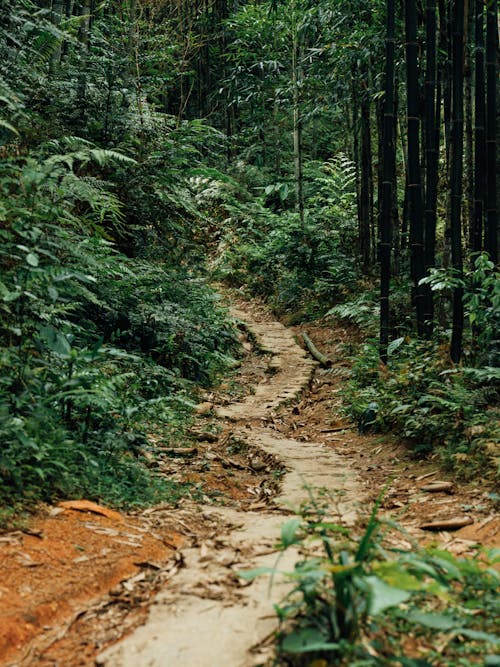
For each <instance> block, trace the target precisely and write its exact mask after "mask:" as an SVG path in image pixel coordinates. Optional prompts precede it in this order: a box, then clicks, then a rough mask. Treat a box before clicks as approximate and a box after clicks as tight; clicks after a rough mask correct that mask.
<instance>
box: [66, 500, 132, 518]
mask: <svg viewBox="0 0 500 667" xmlns="http://www.w3.org/2000/svg"><path fill="white" fill-rule="evenodd" d="M58 507H62V508H63V509H65V510H75V511H76V512H92V514H99V515H101V516H105V517H106V518H108V519H112V520H113V521H119V522H120V523H123V522H124V521H125V517H123V516H122V515H121V514H120V513H119V512H115V510H111V509H109V508H108V507H103V506H102V505H98V504H97V503H93V502H92V501H91V500H63V501H62V502H60V503H58Z"/></svg>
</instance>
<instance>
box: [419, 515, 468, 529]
mask: <svg viewBox="0 0 500 667" xmlns="http://www.w3.org/2000/svg"><path fill="white" fill-rule="evenodd" d="M471 523H474V520H473V519H472V517H470V516H459V517H454V518H452V519H443V520H441V521H431V522H429V523H422V524H421V525H420V526H419V528H420V530H458V529H459V528H463V527H464V526H469V525H470V524H471Z"/></svg>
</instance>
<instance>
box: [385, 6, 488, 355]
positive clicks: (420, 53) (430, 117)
mask: <svg viewBox="0 0 500 667" xmlns="http://www.w3.org/2000/svg"><path fill="white" fill-rule="evenodd" d="M404 5H405V15H404V35H401V36H400V38H401V39H404V41H405V44H406V94H407V108H406V119H407V122H406V127H407V130H406V132H407V134H406V136H407V169H406V173H405V178H406V191H405V203H406V202H407V208H408V213H407V216H408V226H409V245H410V254H411V278H412V283H413V286H412V298H413V302H414V307H415V313H416V323H417V329H418V333H419V334H420V335H421V336H426V335H427V336H428V335H431V334H432V329H433V322H434V304H433V294H432V291H431V290H430V288H429V286H428V285H422V282H421V281H422V279H424V278H425V277H426V275H428V272H429V270H430V269H432V268H433V267H435V266H436V231H437V222H438V215H437V201H438V200H437V193H438V185H439V184H444V185H445V186H446V187H447V188H448V195H447V200H446V203H445V207H446V215H445V219H444V226H443V228H442V233H443V234H444V239H443V252H442V260H441V261H442V262H443V263H449V264H450V265H451V267H452V268H453V270H454V272H455V276H456V277H457V279H458V283H459V282H460V278H461V277H462V273H463V261H464V258H463V255H464V247H466V248H467V249H468V253H467V257H469V256H470V253H480V252H481V251H485V252H486V253H487V254H488V256H489V258H490V260H491V262H493V264H496V262H497V260H498V210H497V204H496V202H497V183H496V179H497V165H496V162H495V159H496V158H495V138H496V136H497V131H498V130H497V99H496V98H497V94H498V93H497V88H496V82H497V69H496V62H497V57H498V22H497V5H496V3H495V2H489V3H486V4H485V3H483V2H476V3H475V4H474V6H473V7H470V6H469V5H468V4H467V3H463V2H461V1H457V2H452V3H445V2H439V3H438V5H436V3H435V2H434V1H433V0H430V1H429V2H426V3H425V8H423V7H421V8H420V12H421V13H420V25H422V24H424V28H421V29H422V30H424V29H425V38H424V39H422V42H421V43H419V41H418V30H419V15H418V8H417V3H416V2H414V1H413V0H408V1H407V2H405V3H404ZM395 11H396V7H395V4H394V3H393V2H390V1H389V2H388V3H387V25H386V65H385V67H386V69H385V90H384V92H385V98H384V110H383V116H384V124H383V132H382V141H383V146H384V152H383V161H382V164H383V166H382V179H381V181H382V189H383V190H382V191H383V196H382V199H381V206H380V238H381V302H382V306H383V307H382V316H381V335H380V340H381V357H382V359H383V360H386V359H387V355H386V349H387V343H388V331H389V311H388V305H387V300H388V292H389V289H388V284H389V274H390V270H391V263H390V250H389V247H390V239H391V238H392V237H394V230H393V228H392V222H391V220H392V218H391V211H392V209H393V207H394V205H395V188H394V179H395V169H394V162H395V160H394V153H395V145H394V144H395V139H394V137H395V133H396V118H395V114H394V90H395V86H396V85H397V84H396V82H395V76H394V40H395V22H394V13H395ZM485 24H486V50H485ZM485 53H486V56H485ZM485 64H486V66H485ZM472 79H473V84H472V83H471V80H472ZM485 81H486V86H485ZM464 97H465V105H466V106H465V107H464ZM464 114H465V120H464ZM464 134H465V135H466V136H465V141H466V145H467V151H466V153H465V159H464ZM441 145H443V150H442V153H443V159H442V160H440V146H441ZM465 162H466V164H465V169H466V178H465V179H464V163H465ZM472 202H473V204H472ZM476 256H477V255H474V254H473V255H472V258H474V257H476ZM472 261H473V259H472ZM452 299H453V310H452V312H453V315H452V337H451V344H450V354H451V357H452V359H453V361H455V362H456V363H457V362H458V361H459V360H460V358H461V354H462V333H463V326H464V322H463V319H464V318H463V303H462V300H463V290H462V287H461V286H460V284H457V286H455V287H454V289H453V296H452Z"/></svg>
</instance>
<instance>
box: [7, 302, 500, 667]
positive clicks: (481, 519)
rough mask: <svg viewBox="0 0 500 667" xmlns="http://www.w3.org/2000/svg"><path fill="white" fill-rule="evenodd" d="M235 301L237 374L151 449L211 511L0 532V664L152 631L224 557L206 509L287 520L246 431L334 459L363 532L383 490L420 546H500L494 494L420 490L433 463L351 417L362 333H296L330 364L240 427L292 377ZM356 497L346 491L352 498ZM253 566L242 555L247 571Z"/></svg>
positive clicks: (68, 666)
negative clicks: (174, 596) (255, 399)
mask: <svg viewBox="0 0 500 667" xmlns="http://www.w3.org/2000/svg"><path fill="white" fill-rule="evenodd" d="M235 302H236V303H235V306H236V307H237V309H238V313H239V314H240V316H241V319H242V320H245V321H247V322H250V325H249V329H250V330H249V331H246V329H245V327H244V326H243V324H242V327H241V331H242V333H241V339H242V343H243V346H244V348H245V349H246V356H245V358H244V360H243V362H242V364H241V366H240V367H239V368H238V369H237V370H235V372H234V374H233V375H232V376H231V377H229V378H227V379H226V380H225V381H224V382H223V383H222V384H221V385H220V386H219V388H218V389H217V390H216V391H214V392H211V393H207V394H206V395H204V396H203V397H202V400H201V402H200V406H199V414H198V419H197V424H196V427H195V429H193V431H192V432H191V433H190V438H189V440H188V441H185V442H180V443H178V444H179V449H178V450H177V448H174V449H172V448H170V449H167V448H165V451H163V452H162V451H161V443H155V444H157V445H158V447H159V451H158V458H157V459H155V461H152V462H151V463H152V465H155V466H157V467H158V468H159V470H160V471H161V473H162V474H165V475H168V476H169V478H170V479H176V480H179V481H182V482H190V483H191V484H192V485H193V486H194V487H195V488H196V489H197V490H198V493H199V496H200V498H201V501H202V503H203V507H204V508H205V509H203V510H200V504H199V503H195V502H194V501H192V500H189V501H188V500H182V501H180V503H179V504H178V505H177V506H175V507H170V506H167V505H164V506H160V507H154V508H150V509H148V510H143V511H138V512H133V513H130V514H127V515H122V514H119V513H117V512H113V511H109V510H107V509H106V508H101V507H99V506H94V505H85V504H83V505H78V504H77V503H66V504H65V503H62V504H61V505H60V506H58V507H55V508H54V507H44V508H40V512H39V513H38V514H37V515H36V516H34V517H33V518H31V519H30V520H28V521H26V522H24V523H21V524H20V525H19V528H18V530H16V531H11V532H9V533H5V534H3V535H1V536H0V563H1V567H2V580H1V583H0V665H1V667H5V666H7V665H9V666H10V665H18V666H19V667H21V666H26V665H40V666H42V667H49V666H59V667H63V666H64V667H77V666H78V667H90V666H91V665H95V664H96V657H97V656H98V655H99V654H100V653H101V652H102V651H103V649H105V648H106V647H108V646H110V645H112V644H113V643H114V642H116V641H117V640H118V639H119V638H121V637H122V636H124V635H126V634H128V633H130V632H131V631H132V629H133V628H134V627H137V626H140V625H141V624H143V623H144V622H145V620H146V618H147V615H148V608H149V607H150V605H151V604H152V603H153V601H154V599H155V596H156V594H157V593H158V592H159V591H160V590H165V589H168V588H169V586H172V585H174V586H175V579H176V575H177V572H178V571H179V570H182V569H184V573H183V576H184V577H186V576H189V569H188V568H189V562H188V564H187V566H186V562H185V558H184V550H189V549H193V548H196V549H198V552H197V553H198V556H199V554H200V553H202V555H203V554H205V555H206V560H207V561H208V560H210V558H211V556H210V554H211V553H212V552H215V551H217V549H218V546H217V540H218V538H219V537H221V536H222V535H225V534H227V533H228V530H229V532H230V530H231V529H230V528H228V525H227V524H226V523H225V522H224V521H222V520H221V518H220V516H218V515H217V513H212V512H208V513H207V512H206V507H207V506H214V507H219V506H224V507H228V508H230V509H231V510H235V511H237V512H245V511H246V512H249V513H258V512H262V513H263V515H264V514H269V513H270V512H275V514H276V515H277V518H278V520H279V522H281V523H282V522H284V521H285V519H286V516H285V515H286V512H284V511H283V508H281V509H280V508H279V507H276V505H275V504H274V500H275V498H276V496H277V494H279V493H280V489H281V488H282V486H283V480H284V479H285V478H286V475H287V473H286V470H285V468H286V466H285V465H284V463H283V460H282V459H280V456H279V455H272V454H270V453H269V451H266V450H264V449H261V448H259V446H258V445H256V444H255V442H249V440H248V439H246V438H242V437H241V427H244V428H246V429H248V430H249V431H251V430H252V429H255V430H257V429H266V431H268V432H270V431H273V432H274V433H275V435H276V438H278V439H280V438H288V439H293V441H294V442H295V443H297V442H298V443H300V442H303V443H304V444H305V445H306V444H307V443H317V444H319V445H321V447H323V448H325V449H328V450H331V451H332V456H333V455H335V457H336V458H335V460H336V461H337V462H338V467H339V468H340V469H339V470H335V471H333V470H332V471H331V472H332V478H335V476H336V474H337V476H338V475H341V474H342V473H343V472H344V471H350V473H352V474H353V475H355V477H356V480H357V482H356V485H354V486H353V489H355V490H353V491H351V494H355V495H356V497H347V498H344V500H343V501H342V502H346V503H351V504H352V505H353V506H356V507H358V508H359V510H358V516H357V518H356V519H355V520H356V521H357V522H358V523H361V524H362V523H363V521H365V520H366V518H367V517H366V515H367V514H368V513H369V510H370V508H371V507H372V506H373V503H374V501H375V499H376V498H377V497H378V495H379V494H380V491H381V490H382V489H383V488H384V486H385V485H388V488H387V491H386V493H385V496H384V499H383V502H382V505H381V510H380V514H381V515H389V516H390V517H391V518H393V519H396V520H397V521H398V522H400V523H401V524H402V525H403V526H404V527H405V529H406V530H407V531H408V533H409V535H410V536H413V537H415V538H416V539H417V540H419V541H430V540H435V541H437V542H439V543H441V544H442V545H443V546H444V548H445V549H447V550H449V551H451V552H452V553H454V554H457V555H465V554H467V553H469V552H472V550H473V548H474V545H475V544H477V543H480V544H483V545H485V546H500V538H499V525H500V522H499V520H498V516H495V515H494V514H493V511H492V507H491V501H490V500H489V498H488V493H489V491H490V489H486V488H477V487H475V486H474V485H472V484H468V485H461V484H458V483H454V484H453V488H452V489H451V492H438V493H428V492H426V491H424V490H422V487H423V486H425V485H426V484H428V483H429V482H432V481H436V480H444V481H447V480H448V478H447V477H446V476H445V475H444V473H443V472H442V471H440V470H439V469H438V467H437V464H435V463H434V462H433V461H432V459H431V460H428V461H425V462H422V461H417V460H415V459H414V458H412V453H411V451H409V450H408V448H407V447H406V446H405V445H404V444H403V443H401V442H400V441H399V440H398V439H397V438H396V437H393V436H388V435H381V434H359V433H358V432H357V429H356V428H355V427H354V426H353V424H351V423H349V421H348V420H347V419H346V418H345V417H344V416H343V414H342V410H341V398H340V390H341V388H342V384H343V383H344V382H345V381H346V378H347V376H348V372H349V362H348V361H347V360H346V359H345V358H344V355H343V352H342V349H343V344H344V343H346V342H349V341H351V340H353V338H356V337H357V336H358V335H359V334H358V333H357V332H356V331H354V330H351V329H347V328H342V327H336V328H332V327H331V326H326V325H325V326H322V325H321V324H314V325H302V326H300V327H297V328H295V329H294V330H293V331H294V333H295V334H297V340H299V336H298V334H300V333H301V332H307V333H308V334H309V336H310V337H311V338H312V340H313V341H314V342H315V344H316V345H317V347H318V348H320V349H321V351H322V352H324V353H325V354H327V355H328V356H329V358H330V359H331V360H332V361H333V364H332V367H331V368H327V369H323V368H320V367H319V366H316V367H315V368H314V369H313V370H312V372H311V373H309V375H310V377H309V380H308V383H306V386H305V387H304V388H302V389H300V391H297V392H295V389H296V387H295V386H292V388H291V394H290V396H288V397H282V396H276V397H275V402H274V403H273V404H272V405H271V404H270V406H271V407H270V408H269V409H266V411H265V413H259V412H256V413H255V415H254V417H253V418H245V423H244V425H242V424H239V425H237V424H236V423H235V419H234V418H232V417H231V415H229V413H230V412H231V409H232V406H235V405H236V406H238V405H241V404H242V403H244V402H245V399H247V400H251V397H252V396H254V395H257V396H258V393H259V388H264V389H265V387H266V385H270V384H271V383H272V382H273V381H275V380H276V375H279V373H281V372H284V373H285V374H286V371H287V369H286V368H285V370H283V369H282V368H281V369H280V368H278V367H277V366H276V364H274V361H275V360H276V355H275V354H273V350H267V351H266V350H262V349H259V348H258V345H256V344H255V341H254V339H253V335H252V325H251V322H254V323H258V325H259V326H260V327H262V328H263V329H264V330H265V328H266V323H267V324H268V326H269V328H270V329H271V328H272V326H274V324H273V318H272V316H271V315H270V314H269V313H268V312H267V310H266V309H265V308H264V307H263V306H261V305H260V304H257V303H256V302H252V303H250V304H249V303H247V302H244V301H243V300H242V299H240V298H236V299H235ZM273 378H274V379H273ZM292 385H293V382H292ZM293 393H297V396H296V397H293V396H292V394H293ZM273 400H274V399H273ZM228 410H229V412H228ZM228 415H229V417H228ZM448 481H452V482H453V480H448ZM333 486H334V485H333ZM349 493H350V491H349V486H347V487H346V490H345V495H347V496H349ZM281 514H283V516H281ZM464 517H465V518H468V519H469V521H470V524H469V525H467V526H465V527H464V528H461V529H460V530H457V531H453V532H451V531H450V532H446V531H441V532H437V533H428V532H426V531H424V530H422V529H421V528H420V526H421V525H422V524H423V523H425V522H428V521H434V520H436V521H437V520H449V519H454V518H464ZM401 547H403V548H411V543H410V542H409V541H408V542H407V543H405V542H404V540H403V539H402V541H401ZM200 550H201V551H200ZM222 555H223V554H222V552H221V556H222ZM246 556H248V554H244V553H241V554H239V557H241V559H242V560H243V561H245V557H246ZM236 560H238V558H236V557H235V562H236ZM231 565H232V563H231ZM235 587H237V583H235V582H231V581H221V582H220V586H219V587H218V589H217V590H215V589H213V590H207V589H206V588H205V590H203V591H199V592H198V593H197V594H198V595H199V597H201V598H206V599H211V600H216V599H220V598H221V597H222V598H224V597H225V596H226V597H227V600H229V601H231V600H232V599H233V598H232V594H233V593H234V590H233V589H234V588H235ZM195 595H196V593H195ZM235 604H237V603H235ZM102 664H107V663H102ZM113 664H118V663H113ZM137 664H140V663H139V662H138V663H137ZM227 667H234V665H232V664H231V665H229V663H228V665H227Z"/></svg>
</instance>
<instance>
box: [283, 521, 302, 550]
mask: <svg viewBox="0 0 500 667" xmlns="http://www.w3.org/2000/svg"><path fill="white" fill-rule="evenodd" d="M301 523H302V521H301V520H300V519H291V520H290V521H287V522H286V523H285V524H283V526H282V527H281V544H282V546H283V548H284V549H286V548H287V547H290V546H291V545H292V544H297V542H300V538H298V537H297V530H298V529H299V527H300V525H301Z"/></svg>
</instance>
